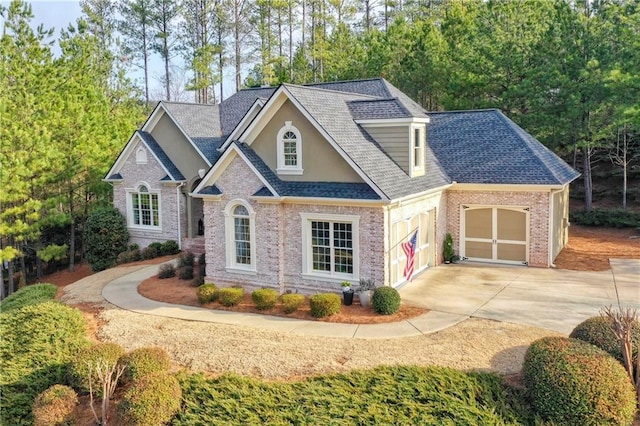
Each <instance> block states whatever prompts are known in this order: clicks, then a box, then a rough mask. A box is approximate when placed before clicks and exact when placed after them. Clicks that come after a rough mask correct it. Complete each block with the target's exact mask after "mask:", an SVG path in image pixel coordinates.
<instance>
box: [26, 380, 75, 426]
mask: <svg viewBox="0 0 640 426" xmlns="http://www.w3.org/2000/svg"><path fill="white" fill-rule="evenodd" d="M76 405H78V395H77V394H76V391H74V390H73V389H71V388H70V387H69V386H65V385H53V386H51V387H50V388H48V389H47V390H45V391H44V392H42V393H40V394H38V396H36V399H35V401H34V403H33V424H34V426H51V425H61V424H67V422H69V421H70V420H71V418H70V417H71V414H73V410H74V409H75V407H76Z"/></svg>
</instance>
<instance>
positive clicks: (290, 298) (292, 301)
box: [282, 293, 305, 314]
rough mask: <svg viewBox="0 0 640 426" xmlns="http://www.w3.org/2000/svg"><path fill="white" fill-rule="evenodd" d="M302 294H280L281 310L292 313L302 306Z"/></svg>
mask: <svg viewBox="0 0 640 426" xmlns="http://www.w3.org/2000/svg"><path fill="white" fill-rule="evenodd" d="M304 299H305V297H304V295H302V294H296V293H291V294H283V295H282V310H283V311H284V313H285V314H292V313H294V312H295V311H297V310H298V308H300V306H302V304H303V303H304Z"/></svg>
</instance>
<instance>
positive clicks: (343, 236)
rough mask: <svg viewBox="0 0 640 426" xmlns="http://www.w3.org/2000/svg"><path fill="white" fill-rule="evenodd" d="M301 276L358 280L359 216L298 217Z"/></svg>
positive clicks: (303, 215) (302, 214) (304, 215)
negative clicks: (300, 233)
mask: <svg viewBox="0 0 640 426" xmlns="http://www.w3.org/2000/svg"><path fill="white" fill-rule="evenodd" d="M300 215H301V217H302V237H303V238H302V242H303V258H304V260H303V273H304V274H307V275H313V276H323V277H333V278H336V279H357V278H358V275H359V273H358V269H359V261H358V259H359V253H358V250H359V244H358V242H359V241H358V223H359V217H358V216H345V215H320V214H308V213H301V214H300Z"/></svg>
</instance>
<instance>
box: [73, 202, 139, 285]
mask: <svg viewBox="0 0 640 426" xmlns="http://www.w3.org/2000/svg"><path fill="white" fill-rule="evenodd" d="M128 242H129V231H127V222H126V220H125V218H124V216H122V214H121V213H120V211H118V210H117V209H115V208H113V207H105V208H99V209H96V210H94V211H92V212H91V213H89V217H87V221H86V223H85V225H84V247H85V253H86V256H87V262H88V263H89V266H90V267H91V269H92V270H93V271H94V272H98V271H102V270H104V269H107V268H111V267H112V266H114V265H115V264H116V258H117V256H118V254H119V253H122V252H123V251H125V250H127V244H128Z"/></svg>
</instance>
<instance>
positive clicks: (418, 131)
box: [413, 127, 425, 169]
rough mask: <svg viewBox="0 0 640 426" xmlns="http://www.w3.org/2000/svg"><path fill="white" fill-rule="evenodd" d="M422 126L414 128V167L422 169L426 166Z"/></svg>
mask: <svg viewBox="0 0 640 426" xmlns="http://www.w3.org/2000/svg"><path fill="white" fill-rule="evenodd" d="M422 132H423V128H422V127H415V128H414V129H413V168H414V169H421V168H422V167H423V166H424V144H425V141H424V136H423V134H422Z"/></svg>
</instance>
